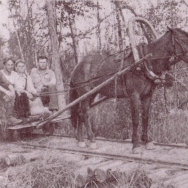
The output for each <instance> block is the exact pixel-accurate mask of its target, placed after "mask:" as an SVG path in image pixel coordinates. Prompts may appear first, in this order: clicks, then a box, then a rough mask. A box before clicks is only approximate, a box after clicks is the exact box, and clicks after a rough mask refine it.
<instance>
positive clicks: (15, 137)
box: [12, 130, 20, 141]
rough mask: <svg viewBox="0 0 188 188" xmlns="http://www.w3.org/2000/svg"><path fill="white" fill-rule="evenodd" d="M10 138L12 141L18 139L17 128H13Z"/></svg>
mask: <svg viewBox="0 0 188 188" xmlns="http://www.w3.org/2000/svg"><path fill="white" fill-rule="evenodd" d="M12 140H13V141H18V140H20V132H19V131H18V130H14V131H13V132H12Z"/></svg>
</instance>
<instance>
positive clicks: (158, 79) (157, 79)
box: [138, 34, 185, 84]
mask: <svg viewBox="0 0 188 188" xmlns="http://www.w3.org/2000/svg"><path fill="white" fill-rule="evenodd" d="M175 43H177V44H178V45H179V46H180V48H181V50H182V53H180V54H178V53H176V44H175ZM172 44H173V48H174V52H173V54H172V55H171V56H166V57H161V58H152V57H151V58H148V59H146V60H145V61H144V62H143V65H144V70H145V74H146V76H147V77H148V78H149V79H150V80H153V81H154V83H155V84H163V83H165V76H166V71H164V73H162V75H157V74H155V73H154V72H153V70H152V65H151V60H160V59H167V61H169V62H171V63H172V64H173V63H174V62H177V61H179V60H180V56H182V55H184V54H185V52H184V49H183V47H182V45H181V44H180V43H179V41H178V40H177V39H176V38H175V37H174V35H173V34H172ZM139 52H140V56H141V57H143V56H145V55H147V48H146V44H143V45H141V46H139ZM138 70H139V69H138ZM140 70H141V69H140Z"/></svg>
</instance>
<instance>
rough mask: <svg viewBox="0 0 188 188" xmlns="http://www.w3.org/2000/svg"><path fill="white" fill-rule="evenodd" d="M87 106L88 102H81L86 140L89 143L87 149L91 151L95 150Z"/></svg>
mask: <svg viewBox="0 0 188 188" xmlns="http://www.w3.org/2000/svg"><path fill="white" fill-rule="evenodd" d="M89 104H90V102H89V100H85V101H83V102H82V113H83V122H84V124H85V128H86V132H87V136H88V140H89V141H90V144H89V147H90V148H91V149H97V144H96V138H95V135H94V133H93V131H92V125H91V122H90V120H89V115H88V107H89Z"/></svg>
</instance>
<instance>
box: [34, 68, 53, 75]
mask: <svg viewBox="0 0 188 188" xmlns="http://www.w3.org/2000/svg"><path fill="white" fill-rule="evenodd" d="M49 70H50V69H49V68H48V67H47V68H46V70H45V71H40V70H39V68H37V70H36V72H37V73H38V74H40V75H44V74H46V73H48V72H49Z"/></svg>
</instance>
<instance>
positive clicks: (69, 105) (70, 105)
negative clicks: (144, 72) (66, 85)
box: [37, 54, 152, 128]
mask: <svg viewBox="0 0 188 188" xmlns="http://www.w3.org/2000/svg"><path fill="white" fill-rule="evenodd" d="M151 56H152V54H148V55H146V56H145V57H144V58H142V59H140V60H139V61H137V62H136V63H134V64H132V65H131V66H129V67H127V68H125V69H123V70H122V71H120V72H118V73H116V74H115V75H113V76H112V77H110V78H109V79H107V80H106V81H104V82H103V83H102V84H100V85H98V86H97V87H95V88H93V89H92V90H91V91H89V92H87V93H85V94H84V95H82V96H81V97H79V98H77V99H76V100H74V101H73V102H71V103H69V104H68V105H66V106H65V107H64V108H63V109H62V110H59V111H58V112H56V113H55V114H53V115H51V116H50V117H48V118H47V119H46V120H44V121H42V122H39V123H38V124H37V128H41V127H42V126H43V125H44V124H46V123H48V122H50V121H51V120H53V119H54V118H56V117H57V116H59V115H60V114H62V113H63V112H65V111H66V110H68V109H69V108H71V107H73V106H74V105H76V104H78V103H79V102H81V101H83V100H85V99H86V98H88V97H89V96H91V95H93V94H94V93H96V92H97V91H99V90H100V89H101V88H103V87H104V86H106V85H107V84H109V83H110V82H111V81H113V80H114V79H115V78H116V76H120V75H122V74H125V73H126V72H127V71H129V70H130V69H131V68H133V67H135V66H136V65H137V64H138V63H141V62H142V61H143V60H144V59H147V58H149V57H151Z"/></svg>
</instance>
